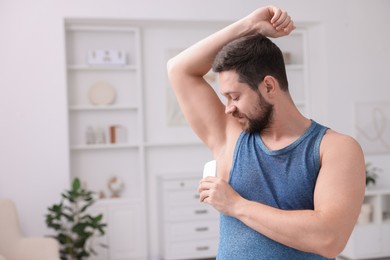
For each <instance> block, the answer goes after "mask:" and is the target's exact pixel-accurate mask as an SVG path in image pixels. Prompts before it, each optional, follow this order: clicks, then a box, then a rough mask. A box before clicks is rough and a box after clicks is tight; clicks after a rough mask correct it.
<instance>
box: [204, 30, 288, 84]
mask: <svg viewBox="0 0 390 260" xmlns="http://www.w3.org/2000/svg"><path fill="white" fill-rule="evenodd" d="M212 69H213V71H215V72H222V71H227V70H235V71H236V72H237V74H238V76H239V81H240V82H243V83H246V84H248V85H249V86H250V87H251V88H252V89H254V90H257V88H258V84H259V83H260V82H261V81H262V80H263V79H264V77H265V76H267V75H270V76H273V77H274V78H276V79H277V80H278V82H279V85H280V88H281V89H282V90H284V91H288V81H287V75H286V68H285V65H284V60H283V55H282V51H281V50H280V49H279V47H278V46H276V44H275V43H273V42H272V41H271V40H270V39H268V38H267V37H265V36H263V35H261V34H255V35H249V36H244V37H241V38H238V39H236V40H234V41H232V42H230V43H228V44H227V45H225V46H224V47H223V48H222V49H221V50H220V51H219V52H218V54H217V56H216V57H215V59H214V63H213V66H212Z"/></svg>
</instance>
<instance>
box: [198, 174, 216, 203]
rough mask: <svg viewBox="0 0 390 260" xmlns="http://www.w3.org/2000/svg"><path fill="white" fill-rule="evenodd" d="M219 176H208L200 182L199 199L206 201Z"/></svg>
mask: <svg viewBox="0 0 390 260" xmlns="http://www.w3.org/2000/svg"><path fill="white" fill-rule="evenodd" d="M217 180H218V178H217V177H211V176H208V177H206V178H203V179H201V180H200V182H199V186H198V192H199V200H200V201H201V202H206V201H205V199H206V198H208V197H209V196H210V193H211V190H212V189H213V188H214V187H215V181H217Z"/></svg>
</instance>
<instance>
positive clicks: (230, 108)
mask: <svg viewBox="0 0 390 260" xmlns="http://www.w3.org/2000/svg"><path fill="white" fill-rule="evenodd" d="M235 110H236V106H234V105H229V104H227V105H226V106H225V114H231V113H233V112H234V111H235Z"/></svg>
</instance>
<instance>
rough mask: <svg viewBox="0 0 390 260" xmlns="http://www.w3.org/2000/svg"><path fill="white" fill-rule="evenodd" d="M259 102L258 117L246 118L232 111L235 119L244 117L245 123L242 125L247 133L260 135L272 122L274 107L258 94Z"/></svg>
mask: <svg viewBox="0 0 390 260" xmlns="http://www.w3.org/2000/svg"><path fill="white" fill-rule="evenodd" d="M258 95H259V99H258V100H259V101H258V104H257V105H258V109H257V110H259V111H260V115H259V116H257V117H255V118H252V117H251V116H247V115H245V114H241V113H240V112H239V111H237V110H236V111H234V113H233V116H235V117H245V118H246V119H247V122H246V123H245V124H243V128H242V129H243V130H244V131H245V132H247V133H251V134H253V133H259V134H261V133H262V132H263V131H264V130H266V129H268V128H269V126H270V124H271V122H272V115H273V112H274V106H273V105H272V104H270V103H268V102H267V101H266V100H265V98H264V97H263V96H262V95H261V94H260V93H258Z"/></svg>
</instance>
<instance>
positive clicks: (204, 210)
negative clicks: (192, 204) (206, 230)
mask: <svg viewBox="0 0 390 260" xmlns="http://www.w3.org/2000/svg"><path fill="white" fill-rule="evenodd" d="M208 212H209V211H208V210H207V209H198V210H195V214H197V215H201V214H207V213H208Z"/></svg>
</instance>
